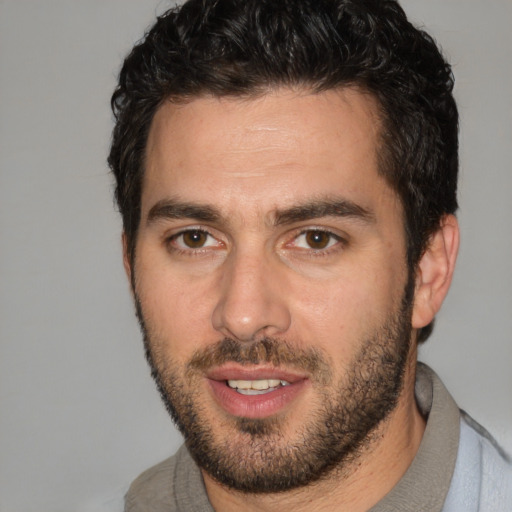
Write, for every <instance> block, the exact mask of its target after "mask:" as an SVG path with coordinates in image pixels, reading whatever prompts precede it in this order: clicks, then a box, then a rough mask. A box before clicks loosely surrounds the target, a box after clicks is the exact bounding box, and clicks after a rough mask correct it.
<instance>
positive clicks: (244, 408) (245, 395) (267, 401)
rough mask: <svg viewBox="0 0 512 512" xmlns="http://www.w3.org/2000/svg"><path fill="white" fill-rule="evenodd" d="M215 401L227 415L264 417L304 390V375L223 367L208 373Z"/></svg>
mask: <svg viewBox="0 0 512 512" xmlns="http://www.w3.org/2000/svg"><path fill="white" fill-rule="evenodd" d="M206 377H207V379H206V380H207V382H208V384H209V388H210V391H211V394H212V396H213V399H214V401H215V402H216V403H217V405H218V406H220V408H221V409H222V410H223V411H224V412H225V413H227V414H228V415H230V416H235V417H239V418H266V417H270V416H273V415H276V414H278V413H282V412H284V411H285V410H287V409H288V408H289V407H291V405H292V404H293V402H295V401H296V399H297V398H298V396H299V395H300V394H302V393H303V392H305V390H306V389H307V387H308V384H309V379H308V378H307V376H305V375H301V374H295V373H292V372H289V371H284V370H279V369H275V368H258V367H255V368H247V367H234V366H232V367H223V368H216V369H215V370H212V371H210V372H208V374H207V376H206Z"/></svg>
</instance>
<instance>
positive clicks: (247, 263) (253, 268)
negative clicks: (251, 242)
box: [212, 254, 291, 341]
mask: <svg viewBox="0 0 512 512" xmlns="http://www.w3.org/2000/svg"><path fill="white" fill-rule="evenodd" d="M224 265H225V268H224V272H223V274H222V278H221V290H220V296H219V300H218V302H217V304H216V306H215V308H214V311H213V314H212V324H213V327H214V329H216V330H217V331H219V332H220V333H222V334H223V335H224V336H227V337H229V338H234V339H237V340H239V341H253V340H255V339H257V338H258V337H263V336H276V335H278V334H281V333H283V332H285V331H286V330H287V329H288V328H289V327H290V323H291V315H290V311H289V307H288V298H287V296H286V287H285V286H283V285H284V283H283V278H282V272H283V269H279V268H277V267H278V263H277V262H270V261H268V259H267V258H265V256H262V255H260V256H256V255H247V254H245V255H242V254H238V255H236V254H232V255H230V258H229V261H226V262H225V263H224Z"/></svg>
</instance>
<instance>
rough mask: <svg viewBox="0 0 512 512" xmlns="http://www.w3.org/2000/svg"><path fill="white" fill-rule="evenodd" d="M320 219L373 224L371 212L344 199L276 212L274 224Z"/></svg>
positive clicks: (311, 202)
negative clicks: (336, 218) (333, 218)
mask: <svg viewBox="0 0 512 512" xmlns="http://www.w3.org/2000/svg"><path fill="white" fill-rule="evenodd" d="M321 217H349V218H354V219H357V220H361V221H364V222H365V223H368V224H371V223H373V222H375V215H374V213H373V212H372V211H371V210H368V209H366V208H364V207H362V206H360V205H358V204H356V203H354V202H352V201H349V200H346V199H321V200H317V201H310V202H307V203H305V204H302V205H297V206H292V207H291V208H287V209H285V210H278V211H277V212H276V213H275V220H274V222H275V224H276V225H283V224H293V223H294V222H303V221H307V220H312V219H319V218H321Z"/></svg>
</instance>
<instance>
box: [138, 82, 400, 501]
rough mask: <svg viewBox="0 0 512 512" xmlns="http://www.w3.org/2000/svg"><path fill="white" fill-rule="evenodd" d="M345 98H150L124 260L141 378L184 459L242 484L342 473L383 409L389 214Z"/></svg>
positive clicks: (391, 391)
mask: <svg viewBox="0 0 512 512" xmlns="http://www.w3.org/2000/svg"><path fill="white" fill-rule="evenodd" d="M376 111H377V109H376V105H375V102H374V100H373V99H372V98H371V97H369V96H368V95H363V94H362V93H360V92H357V91H356V90H352V89H344V90H341V91H329V92H324V93H320V94H309V93H307V92H302V93H299V92H292V91H288V90H279V91H276V92H272V93H269V94H268V95H266V96H263V97H260V98H256V99H233V98H225V99H216V98H210V97H205V98H199V99H195V100H193V101H191V102H190V103H187V104H184V105H173V104H171V103H166V104H164V105H163V106H162V107H160V109H159V110H158V111H157V113H156V116H155V118H154V121H153V124H152V127H151V131H150V135H149V140H148V145H147V158H146V171H145V177H144V183H143V194H142V204H141V206H142V216H141V223H140V227H139V232H138V239H137V243H136V252H135V254H136V257H135V262H134V268H133V269H132V272H133V273H134V283H135V295H136V300H137V303H138V308H139V317H140V320H141V323H142V326H143V329H144V331H145V342H146V348H147V350H148V356H149V360H150V363H151V365H152V366H153V370H154V376H155V378H156V380H157V383H158V384H159V387H160V390H161V392H162V395H163V397H164V400H165V402H166V403H167V405H168V407H169V409H170V410H171V413H172V414H173V416H174V418H175V419H176V421H177V422H178V425H179V427H180V429H181V430H182V432H183V433H184V435H185V439H186V442H187V445H188V446H189V449H190V450H191V452H192V454H193V455H194V457H195V458H196V459H197V460H198V461H199V463H200V465H201V466H202V467H203V468H204V469H205V470H206V471H207V472H208V473H209V474H210V475H211V476H212V477H213V478H215V479H217V480H219V481H221V482H223V483H224V484H227V485H229V486H231V487H234V488H237V489H240V490H244V491H249V492H259V491H276V490H283V489H287V488H292V487H296V486H299V485H304V484H306V483H308V482H310V481H312V480H315V479H317V478H319V477H320V476H322V475H323V474H325V473H326V472H328V470H329V469H332V468H333V467H336V466H339V465H340V464H341V463H342V462H343V461H345V462H346V463H348V461H350V460H351V457H352V459H353V458H354V457H355V456H356V454H357V453H358V452H359V451H361V450H362V449H363V448H364V446H365V445H368V443H370V441H371V438H372V432H374V430H375V427H376V426H377V425H379V423H380V422H381V421H382V420H383V419H384V418H385V417H386V416H387V415H388V414H389V412H390V411H391V410H393V408H394V407H395V405H396V402H397V400H399V398H398V397H399V393H400V389H401V384H402V376H403V371H404V367H405V364H406V359H407V354H408V347H409V338H410V307H409V306H410V300H409V299H410V298H409V297H407V298H406V297H405V295H406V291H405V290H406V289H408V288H409V286H408V284H410V283H409V279H408V278H409V274H408V270H407V267H406V263H405V254H406V248H405V237H404V229H403V213H402V208H401V204H400V202H399V200H398V198H397V196H396V194H395V193H394V192H393V191H392V190H391V188H390V187H389V186H388V185H387V184H386V182H385V181H384V179H383V178H382V177H380V176H379V175H378V172H377V157H378V151H379V139H378V130H379V126H380V123H379V120H378V118H377V115H376Z"/></svg>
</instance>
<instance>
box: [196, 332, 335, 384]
mask: <svg viewBox="0 0 512 512" xmlns="http://www.w3.org/2000/svg"><path fill="white" fill-rule="evenodd" d="M230 362H233V363H238V364H240V365H243V366H247V365H257V364H262V363H269V364H271V365H272V366H275V367H286V368H293V369H297V370H301V371H305V372H307V373H308V374H310V375H311V376H313V377H314V378H316V379H317V380H319V381H321V382H323V383H326V382H327V381H328V380H329V379H330V378H331V373H332V371H331V367H330V365H329V364H328V362H327V360H326V357H325V356H324V354H322V353H321V352H320V351H319V350H317V349H315V348H312V347H309V348H298V347H296V346H292V345H291V344H290V343H288V342H286V341H283V340H277V339H275V338H270V337H265V338H262V339H260V340H258V341H249V342H247V341H243V342H241V341H237V340H235V339H231V338H224V339H222V340H220V341H219V342H217V343H214V344H212V345H210V346H208V347H207V348H204V349H201V350H198V351H196V352H195V353H194V354H193V355H192V357H191V359H190V361H189V362H188V364H187V370H188V371H192V372H194V371H200V372H204V371H207V370H208V369H210V368H212V367H215V366H221V365H223V364H225V363H230Z"/></svg>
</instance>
